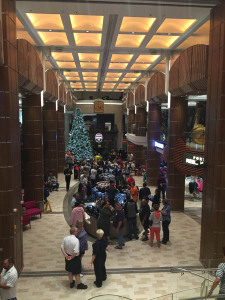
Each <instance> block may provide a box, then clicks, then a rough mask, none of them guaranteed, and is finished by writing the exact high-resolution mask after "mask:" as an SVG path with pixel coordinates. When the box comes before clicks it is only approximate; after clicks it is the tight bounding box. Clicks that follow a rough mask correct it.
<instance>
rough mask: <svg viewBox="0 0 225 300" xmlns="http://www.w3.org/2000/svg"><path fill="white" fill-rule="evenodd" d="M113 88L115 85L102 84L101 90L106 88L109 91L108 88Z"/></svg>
mask: <svg viewBox="0 0 225 300" xmlns="http://www.w3.org/2000/svg"><path fill="white" fill-rule="evenodd" d="M114 86H115V83H104V84H103V88H107V89H109V88H112V89H113V88H114Z"/></svg>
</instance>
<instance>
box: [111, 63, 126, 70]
mask: <svg viewBox="0 0 225 300" xmlns="http://www.w3.org/2000/svg"><path fill="white" fill-rule="evenodd" d="M127 65H128V64H127V63H110V64H109V69H126V67H127Z"/></svg>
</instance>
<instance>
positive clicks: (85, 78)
mask: <svg viewBox="0 0 225 300" xmlns="http://www.w3.org/2000/svg"><path fill="white" fill-rule="evenodd" d="M83 78H84V80H85V81H97V80H98V77H83Z"/></svg>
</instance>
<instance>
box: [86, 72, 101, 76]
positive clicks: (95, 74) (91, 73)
mask: <svg viewBox="0 0 225 300" xmlns="http://www.w3.org/2000/svg"><path fill="white" fill-rule="evenodd" d="M82 74H83V76H87V77H97V76H98V72H82Z"/></svg>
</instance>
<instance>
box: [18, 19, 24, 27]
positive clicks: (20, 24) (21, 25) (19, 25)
mask: <svg viewBox="0 0 225 300" xmlns="http://www.w3.org/2000/svg"><path fill="white" fill-rule="evenodd" d="M16 28H20V29H21V28H24V26H23V24H22V23H21V22H20V20H19V19H18V18H16Z"/></svg>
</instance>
